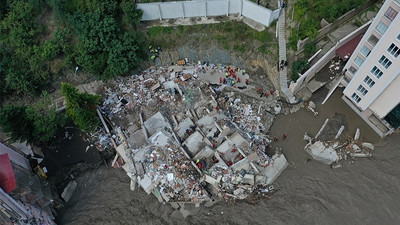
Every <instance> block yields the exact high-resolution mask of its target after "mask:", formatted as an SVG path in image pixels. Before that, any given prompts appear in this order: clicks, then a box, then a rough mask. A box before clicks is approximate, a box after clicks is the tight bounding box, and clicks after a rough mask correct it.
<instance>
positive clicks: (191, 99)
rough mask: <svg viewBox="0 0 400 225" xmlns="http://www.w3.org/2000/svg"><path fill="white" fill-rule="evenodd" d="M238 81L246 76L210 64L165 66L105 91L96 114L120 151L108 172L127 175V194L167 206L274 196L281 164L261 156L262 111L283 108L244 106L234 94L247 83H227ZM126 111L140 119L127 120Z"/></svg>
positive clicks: (270, 101) (271, 102) (265, 118)
mask: <svg viewBox="0 0 400 225" xmlns="http://www.w3.org/2000/svg"><path fill="white" fill-rule="evenodd" d="M228 71H229V73H233V74H234V75H231V74H229V75H227V74H228ZM188 74H189V75H190V76H189V75H188ZM181 78H185V79H181ZM237 78H239V79H242V80H243V81H244V80H246V79H248V78H249V75H248V74H247V73H246V72H245V71H243V70H242V71H241V70H239V69H238V68H235V70H233V69H232V68H229V67H226V66H222V65H218V66H217V65H214V64H204V65H203V64H199V65H195V66H183V67H182V66H171V67H169V68H159V69H155V68H151V69H149V70H147V71H144V72H143V73H142V74H140V75H138V76H132V77H131V78H129V79H128V80H127V81H125V82H119V83H118V87H117V88H116V91H111V88H107V89H106V93H107V99H106V100H105V101H104V103H103V107H101V108H102V111H103V113H104V115H105V116H106V118H109V120H110V121H111V124H113V126H115V127H114V132H115V134H114V135H113V137H111V138H114V140H115V142H116V143H117V145H118V147H117V155H116V157H115V159H114V161H113V166H114V167H122V168H124V170H126V172H127V174H128V176H129V177H130V178H131V179H132V182H131V189H132V190H134V189H135V185H136V184H137V185H138V186H140V187H141V188H143V189H144V190H145V191H146V193H148V194H150V193H152V194H154V195H155V196H156V197H157V198H158V199H159V201H160V202H162V201H165V202H169V203H202V202H213V201H215V200H218V199H221V198H223V199H226V200H228V199H244V198H246V197H247V196H248V195H249V194H251V193H253V192H254V191H256V190H268V189H270V190H273V187H269V186H270V185H271V184H272V183H273V182H274V181H275V179H276V178H277V177H278V176H279V175H280V173H281V172H282V171H283V170H284V169H285V168H286V166H287V161H286V158H285V156H284V155H283V154H281V153H276V154H272V155H271V154H269V155H268V154H267V151H266V149H267V148H268V146H269V143H270V142H271V141H270V140H269V137H268V135H266V131H267V130H268V129H269V127H270V126H271V123H272V120H273V118H274V115H273V114H272V113H271V112H269V113H264V112H265V111H269V110H270V109H272V108H274V107H277V106H279V107H281V105H279V103H278V102H277V98H278V97H279V95H278V94H275V95H273V94H272V93H271V96H266V97H267V98H266V99H267V101H263V102H257V101H255V100H248V99H247V100H246V99H245V98H244V97H243V96H241V95H240V94H236V93H235V92H233V91H238V92H240V91H241V90H243V89H245V88H246V86H247V82H246V83H245V82H242V83H239V82H238V83H236V84H235V82H229V81H227V80H231V81H233V80H236V79H237ZM239 79H238V80H239ZM223 80H225V82H223ZM232 88H233V89H232ZM235 88H236V90H235ZM224 89H229V90H233V91H231V92H224ZM163 103H164V104H163ZM129 110H131V111H133V112H135V111H136V110H137V111H136V112H139V113H136V117H132V116H131V115H130V114H128V113H127V111H129ZM279 112H280V111H279ZM279 112H277V113H279ZM150 113H152V114H150ZM107 120H108V119H107Z"/></svg>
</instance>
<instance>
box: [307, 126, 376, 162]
mask: <svg viewBox="0 0 400 225" xmlns="http://www.w3.org/2000/svg"><path fill="white" fill-rule="evenodd" d="M328 122H329V119H326V120H325V122H324V124H323V125H322V127H321V129H320V130H319V131H318V133H317V134H316V135H315V137H314V138H312V137H311V136H310V135H308V134H307V133H306V134H304V140H306V141H307V142H308V143H307V144H306V146H305V147H304V150H305V151H306V152H307V153H308V154H309V155H310V156H311V157H312V158H313V159H314V160H317V161H319V162H321V163H323V164H326V165H330V166H331V167H332V168H334V169H336V168H341V167H342V162H343V161H350V162H351V163H353V162H354V160H355V159H356V158H367V157H371V156H372V152H373V150H374V149H375V147H374V145H373V144H371V143H368V142H364V141H362V140H360V129H358V128H357V130H356V133H355V135H354V138H352V137H350V136H348V137H347V138H345V139H343V138H342V139H341V138H340V137H341V135H342V133H343V131H344V129H345V126H344V125H341V126H340V128H339V129H338V131H337V133H336V135H335V136H334V137H331V138H330V140H327V139H326V138H325V139H324V138H320V135H321V134H322V133H323V132H325V131H324V130H325V129H326V126H327V125H328Z"/></svg>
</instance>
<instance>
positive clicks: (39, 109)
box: [0, 92, 65, 143]
mask: <svg viewBox="0 0 400 225" xmlns="http://www.w3.org/2000/svg"><path fill="white" fill-rule="evenodd" d="M64 122H65V119H64V116H63V114H58V113H56V111H55V105H54V104H52V102H51V100H50V97H49V96H48V94H47V93H46V92H43V93H42V95H41V99H40V101H39V103H38V104H37V105H35V106H14V105H8V106H5V107H3V108H0V126H1V127H2V129H3V131H4V132H6V133H8V134H9V135H10V136H11V140H12V141H16V140H22V141H25V140H26V141H27V142H29V143H34V142H37V141H42V142H46V141H50V140H51V139H52V138H53V137H54V135H55V133H56V131H57V129H58V128H59V127H61V126H62V125H64Z"/></svg>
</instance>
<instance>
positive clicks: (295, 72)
mask: <svg viewBox="0 0 400 225" xmlns="http://www.w3.org/2000/svg"><path fill="white" fill-rule="evenodd" d="M308 67H309V65H308V62H307V61H306V60H299V61H294V62H293V64H292V75H291V77H290V78H291V80H292V81H295V82H296V81H297V79H298V78H299V74H302V73H303V72H305V70H306V69H308Z"/></svg>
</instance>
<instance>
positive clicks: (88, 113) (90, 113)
mask: <svg viewBox="0 0 400 225" xmlns="http://www.w3.org/2000/svg"><path fill="white" fill-rule="evenodd" d="M61 93H62V94H63V95H64V97H65V100H66V103H67V105H66V115H67V116H68V117H69V118H70V119H72V121H74V123H75V125H77V126H78V127H79V128H80V129H81V130H83V131H85V132H87V131H91V130H94V129H95V128H96V127H97V126H98V125H99V119H98V117H97V113H96V109H97V106H98V104H99V103H100V98H101V96H100V95H91V94H88V93H86V92H85V93H80V92H79V90H78V89H77V88H76V87H74V86H72V85H70V84H68V83H62V84H61Z"/></svg>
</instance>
